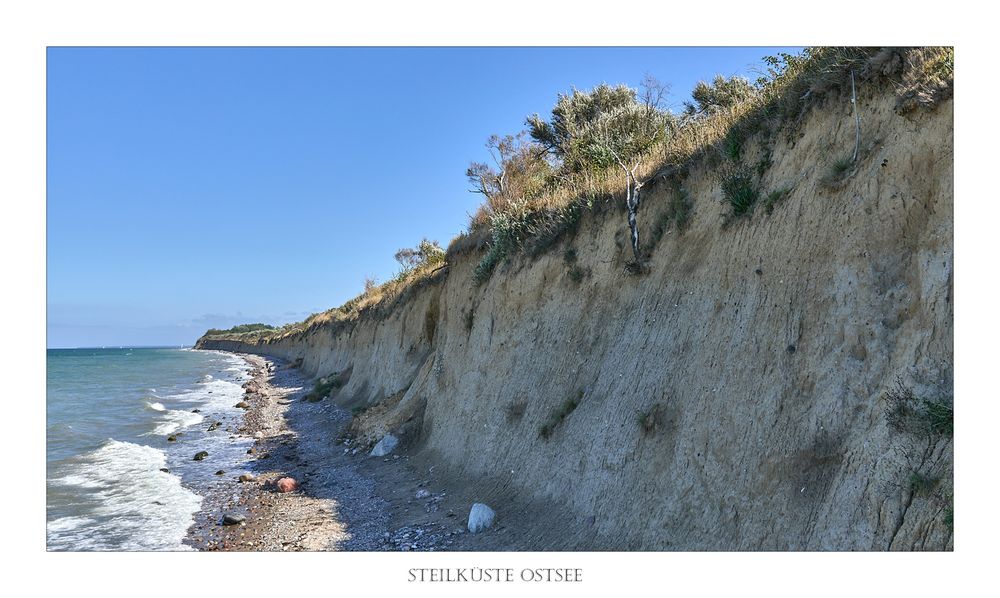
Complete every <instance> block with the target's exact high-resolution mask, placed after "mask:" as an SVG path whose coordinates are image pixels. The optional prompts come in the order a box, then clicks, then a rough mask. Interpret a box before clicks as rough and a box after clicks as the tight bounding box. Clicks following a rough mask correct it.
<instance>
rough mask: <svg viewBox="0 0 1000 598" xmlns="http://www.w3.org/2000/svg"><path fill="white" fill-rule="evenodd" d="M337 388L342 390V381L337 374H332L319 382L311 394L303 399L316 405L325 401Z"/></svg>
mask: <svg viewBox="0 0 1000 598" xmlns="http://www.w3.org/2000/svg"><path fill="white" fill-rule="evenodd" d="M337 388H340V380H339V379H338V377H337V374H330V375H329V376H326V377H325V378H320V379H319V380H317V381H316V383H315V384H314V385H313V389H312V390H311V391H310V392H309V394H307V395H306V396H304V397H302V398H303V399H304V400H306V401H308V402H310V403H315V402H317V401H322V400H323V399H325V398H326V397H327V396H328V395H329V394H330V393H331V392H332V391H333V390H335V389H337Z"/></svg>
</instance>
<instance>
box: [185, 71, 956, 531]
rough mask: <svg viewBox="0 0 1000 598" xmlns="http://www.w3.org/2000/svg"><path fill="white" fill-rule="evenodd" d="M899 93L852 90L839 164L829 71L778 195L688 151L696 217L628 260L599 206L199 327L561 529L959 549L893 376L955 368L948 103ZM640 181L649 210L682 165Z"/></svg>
mask: <svg viewBox="0 0 1000 598" xmlns="http://www.w3.org/2000/svg"><path fill="white" fill-rule="evenodd" d="M894 106H895V98H894V97H893V95H892V94H891V93H889V92H888V91H887V92H886V93H873V94H871V97H867V98H866V97H864V96H863V97H862V99H861V101H860V106H859V108H860V111H861V114H862V119H863V129H862V130H863V143H862V149H863V151H862V155H861V158H860V159H859V161H858V163H857V165H856V166H855V167H854V168H852V169H849V170H848V171H847V172H844V173H841V174H840V175H837V176H833V175H831V164H832V162H833V161H834V159H835V158H837V157H841V156H850V153H851V151H852V150H853V146H854V135H855V131H854V120H853V113H852V111H851V106H850V103H849V101H847V100H846V99H845V98H844V97H843V96H831V97H829V98H826V99H824V100H823V101H822V102H821V103H820V104H819V105H818V106H816V107H814V108H813V109H812V110H810V112H809V113H808V114H807V115H806V116H805V117H804V119H803V121H802V122H800V123H798V124H797V125H795V126H794V127H790V128H788V129H786V130H784V131H782V132H781V133H780V134H778V135H777V136H775V137H774V139H773V141H772V144H771V148H770V149H771V154H770V165H769V166H768V167H767V169H766V171H765V172H764V174H763V178H762V188H763V190H764V192H765V193H766V192H767V191H768V190H777V189H784V188H787V189H789V191H788V192H787V193H786V194H785V196H784V199H783V200H782V201H781V202H780V203H779V204H777V205H775V206H774V209H773V211H772V213H770V214H768V213H765V210H763V209H762V208H761V207H760V206H759V207H758V209H757V213H755V214H754V215H753V216H752V217H750V218H743V219H738V220H734V221H732V222H730V223H728V224H726V225H725V226H723V216H722V214H723V213H724V211H725V209H724V208H723V206H722V204H721V203H720V199H721V195H720V191H719V182H718V173H717V167H713V166H711V165H709V164H703V165H702V166H698V167H695V168H694V169H693V170H691V171H690V172H689V173H688V174H687V177H686V178H685V179H684V181H683V186H684V187H685V189H686V191H687V193H688V196H689V197H690V198H691V200H692V201H693V214H692V219H691V222H690V225H689V227H688V228H687V229H686V230H685V231H683V232H678V231H677V230H676V229H671V230H669V231H668V232H667V233H666V234H665V235H664V236H663V238H662V239H661V240H660V241H659V243H658V244H657V245H656V246H655V248H653V249H652V254H651V258H650V261H649V271H648V272H646V273H644V274H641V275H634V274H627V273H625V272H624V265H625V263H626V260H627V259H628V258H629V252H630V248H629V246H628V227H627V225H626V223H625V219H624V215H623V214H617V213H615V214H604V215H602V216H601V217H599V218H598V217H589V218H585V219H584V221H583V222H582V224H581V225H580V227H579V228H578V229H577V230H576V232H575V233H573V234H572V235H571V236H569V237H567V238H565V239H563V240H561V242H560V243H559V245H558V246H557V247H555V248H553V249H552V250H550V251H548V252H546V253H545V254H543V255H541V256H539V257H528V256H525V255H521V256H515V257H514V259H513V260H512V261H511V262H510V263H509V264H506V265H503V266H501V267H500V268H498V270H497V272H496V273H494V275H493V276H492V278H491V279H490V280H489V281H488V282H486V283H485V284H483V285H481V286H476V285H475V284H474V283H473V270H474V268H475V265H476V263H477V262H478V260H479V258H480V253H479V252H477V251H469V252H466V253H465V254H462V255H458V256H451V258H450V259H449V267H448V271H447V272H442V273H441V274H440V275H439V276H437V277H436V278H435V279H433V280H432V281H431V282H429V283H428V284H425V285H424V286H423V287H421V288H420V289H418V290H416V291H414V292H413V293H411V294H410V296H408V297H407V298H406V299H405V300H403V301H401V302H400V303H399V305H398V306H396V308H395V309H393V310H392V311H391V312H389V313H388V314H386V315H382V316H379V317H364V316H362V317H361V318H360V319H359V320H358V321H357V322H356V323H354V324H351V325H343V324H341V325H328V326H325V327H319V328H316V329H314V330H311V331H309V332H306V333H303V334H299V335H296V336H292V337H288V338H285V339H281V340H277V341H273V342H255V343H247V342H240V341H236V340H220V339H210V338H206V339H202V340H200V341H199V345H198V346H199V347H201V348H208V349H223V350H229V351H240V352H250V353H259V354H264V355H272V356H276V357H280V358H283V359H287V360H295V359H298V358H301V359H302V368H303V369H305V370H306V371H307V372H309V373H311V374H314V375H317V376H326V375H329V374H332V373H337V374H339V376H340V379H341V381H342V382H343V384H342V386H341V387H340V389H339V390H337V391H336V392H335V393H334V395H333V398H332V400H334V401H336V402H337V403H338V404H342V405H344V406H346V407H348V408H354V407H369V409H368V411H367V412H364V413H361V414H360V415H359V416H358V418H357V420H356V422H355V426H354V430H355V432H356V433H357V434H358V435H359V436H361V437H365V438H367V439H368V440H370V441H373V440H377V439H378V438H379V437H380V436H381V435H382V434H384V433H386V432H390V431H391V432H393V433H397V434H400V435H402V436H403V437H404V439H405V442H407V443H408V444H409V447H410V450H411V451H412V452H413V454H414V455H422V456H424V457H425V458H427V459H428V460H433V461H434V462H436V463H440V466H441V467H443V468H447V469H448V470H449V471H451V472H452V473H453V474H454V475H455V476H456V477H461V478H462V479H464V480H467V481H468V483H469V484H474V485H478V486H479V487H481V488H482V489H483V490H482V491H483V493H484V494H485V495H486V496H491V495H492V496H494V497H495V498H494V504H493V505H492V506H494V507H495V508H496V510H497V512H498V515H499V517H501V518H502V517H504V508H505V504H504V501H505V500H506V499H505V498H504V497H509V496H514V495H516V496H518V497H519V498H520V499H522V500H524V501H529V502H531V501H533V502H535V503H537V504H544V505H548V507H546V508H552V509H558V515H559V517H562V518H563V519H565V520H567V521H576V522H579V523H580V526H581V528H580V529H584V530H586V531H585V533H583V532H581V533H580V534H578V536H577V537H576V538H575V540H574V541H573V543H572V546H573V547H577V548H610V549H655V550H663V549H683V550H703V549H704V550H817V549H819V550H824V549H836V550H886V549H893V550H895V549H903V550H941V549H950V548H951V547H952V531H951V523H950V512H951V500H952V499H951V492H952V490H951V488H952V481H951V480H952V446H951V444H952V442H951V437H950V435H945V434H933V433H926V434H921V433H918V432H913V431H907V430H900V429H897V428H898V426H897V427H894V426H893V425H891V423H892V422H891V421H890V419H891V418H890V417H888V416H887V412H888V411H890V410H891V407H892V405H891V404H889V402H887V400H886V398H885V393H886V392H887V391H889V390H891V389H893V388H896V387H897V381H898V382H899V383H901V384H902V387H905V388H909V389H913V390H914V392H915V393H916V394H917V395H919V396H928V393H934V392H943V391H945V390H943V389H946V392H948V393H950V392H951V391H950V371H951V364H952V356H953V349H952V330H953V325H952V320H953V304H952V274H953V268H952V256H953V232H952V203H953V187H952V103H951V101H950V100H946V101H944V102H943V103H941V104H940V105H938V106H936V107H934V108H932V109H925V110H918V111H914V112H911V113H909V114H907V115H906V116H899V115H897V114H896V113H895V112H894ZM759 141H760V140H759V139H751V140H750V141H749V142H748V143H747V144H746V147H747V148H748V150H747V151H748V152H749V155H748V156H747V158H746V159H748V160H750V161H751V163H756V162H757V161H758V159H759V158H761V157H763V154H761V152H762V150H761V149H760V148H761V144H760V143H758V142H759ZM755 152H756V154H755ZM834 179H836V180H834ZM644 191H645V192H646V197H645V199H644V204H643V206H642V208H641V209H640V213H639V218H640V227H641V231H642V233H643V234H648V231H649V229H650V228H651V226H652V223H653V222H654V221H655V219H656V217H657V215H658V214H659V213H660V212H661V211H662V210H663V209H664V207H665V206H666V204H667V202H668V200H669V198H670V196H671V193H673V190H672V188H671V186H670V185H669V184H668V183H666V182H663V181H654V182H652V183H650V184H649V185H647V187H646V188H645V189H644ZM570 248H571V249H573V250H575V256H576V258H575V263H574V264H573V266H575V269H574V268H573V267H572V266H571V265H570V264H569V263H568V261H567V256H566V249H570ZM571 270H572V272H571ZM574 404H575V405H576V406H575V408H574V407H573V405H574ZM539 548H546V546H540V547H539Z"/></svg>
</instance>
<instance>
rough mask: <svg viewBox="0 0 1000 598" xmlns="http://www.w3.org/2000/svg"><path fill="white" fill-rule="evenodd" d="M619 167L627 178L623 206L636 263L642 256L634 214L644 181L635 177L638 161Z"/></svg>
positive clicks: (637, 207)
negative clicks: (628, 165)
mask: <svg viewBox="0 0 1000 598" xmlns="http://www.w3.org/2000/svg"><path fill="white" fill-rule="evenodd" d="M621 167H622V170H624V171H625V177H626V179H627V181H626V186H625V207H627V208H628V227H629V230H630V231H631V233H632V254H633V255H634V256H635V261H636V263H640V262H642V258H641V256H640V254H639V225H638V224H637V223H636V214H637V213H638V211H639V200H640V197H639V190H640V189H642V186H643V185H644V184H645V183H644V182H640V181H639V180H638V179H637V178H635V169H636V168H638V167H639V164H638V162H637V163H636V164H635V165H634V166H632V168H627V167H626V166H625V164H621Z"/></svg>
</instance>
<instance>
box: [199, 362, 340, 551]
mask: <svg viewBox="0 0 1000 598" xmlns="http://www.w3.org/2000/svg"><path fill="white" fill-rule="evenodd" d="M235 355H236V356H238V357H240V358H241V359H243V360H245V361H246V362H247V364H248V365H249V366H250V380H249V381H247V382H246V383H245V384H243V388H244V394H243V398H242V401H244V402H245V403H247V405H248V407H247V408H245V409H244V414H243V416H242V417H241V421H240V422H239V425H238V428H237V429H236V431H235V432H236V434H235V435H236V436H237V438H242V439H243V440H244V441H245V440H247V439H250V440H252V441H253V446H252V448H250V449H249V450H248V460H247V461H246V462H244V463H241V464H238V465H237V467H235V468H234V469H243V470H246V471H248V472H250V474H251V475H252V476H253V477H254V479H253V480H252V481H243V482H241V481H240V479H239V478H240V476H238V475H225V476H224V477H223V479H222V480H220V483H219V484H217V485H215V486H213V487H212V488H210V489H209V491H208V492H207V493H206V494H205V495H203V497H202V498H203V502H202V508H201V510H200V511H199V512H198V513H196V514H195V521H194V524H193V525H192V526H191V527H190V528H189V529H188V534H187V538H186V539H185V541H184V543H185V544H186V545H189V546H191V547H193V548H195V549H196V550H199V551H296V550H327V549H331V548H333V547H335V546H336V545H337V544H339V543H340V542H342V541H343V536H344V532H343V524H342V523H341V522H339V521H337V519H336V518H334V517H330V516H329V514H330V513H332V510H333V507H332V505H331V504H329V501H327V500H324V499H321V498H312V497H310V496H308V494H306V493H305V491H306V490H307V489H308V486H309V485H310V481H309V478H310V477H312V476H311V475H310V473H311V472H309V471H307V470H306V468H307V467H308V462H306V461H305V460H303V459H298V458H297V455H296V454H295V448H296V446H295V445H296V444H297V442H296V439H297V438H296V436H297V435H296V434H294V433H293V432H292V431H291V430H289V429H288V426H287V422H285V420H284V412H285V410H286V409H287V407H288V405H289V404H290V403H291V402H292V401H294V400H297V399H298V398H300V397H301V395H303V394H305V392H307V391H308V388H309V386H308V384H307V380H306V379H305V378H304V377H303V376H301V374H300V373H299V372H298V371H297V370H295V369H293V368H290V367H288V366H287V365H278V364H276V363H275V362H274V361H272V360H268V359H264V358H262V357H259V356H257V355H248V354H240V353H236V354H235ZM272 382H274V383H272ZM281 477H292V478H294V479H296V480H297V481H298V482H299V484H300V490H299V491H296V492H291V493H287V494H281V493H278V492H277V491H276V489H275V487H274V482H275V481H276V480H277V479H279V478H281ZM225 515H235V516H241V517H244V518H245V521H244V522H243V523H241V524H238V525H222V519H223V517H224V516H225Z"/></svg>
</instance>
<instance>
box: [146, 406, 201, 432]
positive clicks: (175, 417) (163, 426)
mask: <svg viewBox="0 0 1000 598" xmlns="http://www.w3.org/2000/svg"><path fill="white" fill-rule="evenodd" d="M163 418H164V420H165V421H162V422H160V423H158V424H156V427H155V428H153V431H152V432H150V434H152V435H155V436H170V435H171V434H173V433H174V432H177V431H178V430H182V429H184V428H187V427H190V426H193V425H195V424H198V423H201V421H202V420H203V419H204V418H203V417H202V416H201V415H200V414H198V413H191V412H190V411H179V410H176V409H173V410H170V411H165V412H163Z"/></svg>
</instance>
